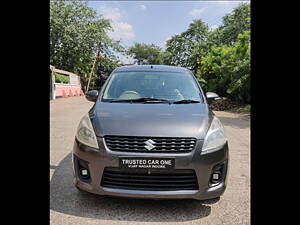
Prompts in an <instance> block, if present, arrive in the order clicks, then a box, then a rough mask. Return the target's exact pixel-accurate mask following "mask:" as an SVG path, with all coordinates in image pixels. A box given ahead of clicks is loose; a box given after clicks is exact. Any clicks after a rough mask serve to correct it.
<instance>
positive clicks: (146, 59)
mask: <svg viewBox="0 0 300 225" xmlns="http://www.w3.org/2000/svg"><path fill="white" fill-rule="evenodd" d="M128 54H129V55H131V56H132V57H133V58H134V59H135V60H136V63H137V64H138V65H141V64H162V55H161V49H160V48H159V47H158V46H155V45H154V44H151V45H147V44H144V43H135V44H134V45H133V46H132V47H130V48H129V49H128Z"/></svg>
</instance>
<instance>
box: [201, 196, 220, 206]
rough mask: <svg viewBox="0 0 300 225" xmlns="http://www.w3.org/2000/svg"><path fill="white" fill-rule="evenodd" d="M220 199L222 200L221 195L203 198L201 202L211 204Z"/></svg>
mask: <svg viewBox="0 0 300 225" xmlns="http://www.w3.org/2000/svg"><path fill="white" fill-rule="evenodd" d="M218 201H220V197H216V198H211V199H205V200H201V202H202V203H203V204H208V205H210V204H215V203H217V202H218Z"/></svg>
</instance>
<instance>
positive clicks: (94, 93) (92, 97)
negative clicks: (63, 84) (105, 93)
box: [85, 90, 99, 102]
mask: <svg viewBox="0 0 300 225" xmlns="http://www.w3.org/2000/svg"><path fill="white" fill-rule="evenodd" d="M98 94H99V93H98V91H96V90H91V91H88V92H87V93H86V94H85V98H86V99H87V100H88V101H91V102H96V101H97V98H98Z"/></svg>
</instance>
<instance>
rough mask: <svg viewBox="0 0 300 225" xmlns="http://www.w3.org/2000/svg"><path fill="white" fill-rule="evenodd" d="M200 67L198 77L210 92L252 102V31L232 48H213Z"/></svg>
mask: <svg viewBox="0 0 300 225" xmlns="http://www.w3.org/2000/svg"><path fill="white" fill-rule="evenodd" d="M200 65H201V66H200V67H199V69H198V71H197V74H196V76H197V78H198V80H199V81H200V82H201V83H202V85H203V88H204V89H205V90H206V91H215V92H217V93H218V94H220V95H221V96H228V97H230V98H231V99H233V100H235V101H241V102H247V103H249V102H250V31H244V32H243V33H242V34H239V35H238V38H237V41H236V42H235V44H234V45H232V46H229V45H222V46H220V47H218V46H212V48H211V51H210V52H209V54H208V55H207V56H203V57H201V58H200Z"/></svg>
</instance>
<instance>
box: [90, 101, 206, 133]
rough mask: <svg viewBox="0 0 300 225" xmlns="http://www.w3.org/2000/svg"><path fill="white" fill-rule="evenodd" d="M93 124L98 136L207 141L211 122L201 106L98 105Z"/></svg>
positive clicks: (202, 105) (159, 104)
mask: <svg viewBox="0 0 300 225" xmlns="http://www.w3.org/2000/svg"><path fill="white" fill-rule="evenodd" d="M92 114H93V116H92V124H93V126H94V129H95V133H96V135H97V136H101V137H103V136H105V135H120V136H121V135H122V136H147V137H195V138H197V139H203V138H204V137H205V135H206V132H207V129H208V127H209V124H210V122H211V112H210V111H209V109H208V106H207V105H206V104H203V103H199V104H165V103H162V104H161V103H158V104H157V103H155V104H154V103H147V104H143V103H132V104H131V103H107V102H97V103H96V104H95V107H94V111H93V113H92Z"/></svg>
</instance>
